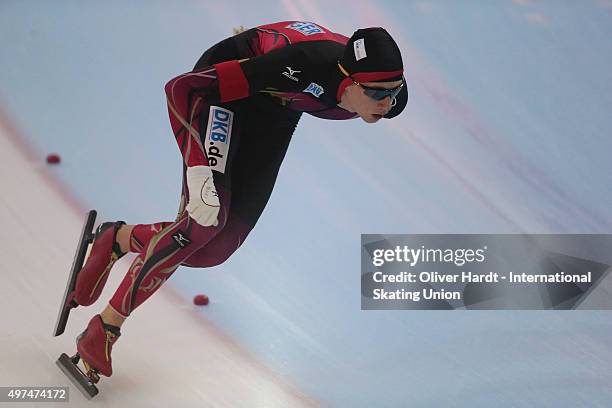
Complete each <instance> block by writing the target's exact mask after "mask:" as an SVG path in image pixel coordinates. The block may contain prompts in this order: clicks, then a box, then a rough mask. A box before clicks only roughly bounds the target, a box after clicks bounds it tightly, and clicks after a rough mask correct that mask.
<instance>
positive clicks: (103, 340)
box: [77, 314, 121, 383]
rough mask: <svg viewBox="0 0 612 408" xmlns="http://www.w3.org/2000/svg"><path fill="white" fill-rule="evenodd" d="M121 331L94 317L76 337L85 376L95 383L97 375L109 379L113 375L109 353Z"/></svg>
mask: <svg viewBox="0 0 612 408" xmlns="http://www.w3.org/2000/svg"><path fill="white" fill-rule="evenodd" d="M120 335H121V331H120V330H119V327H116V326H111V325H109V324H106V323H104V322H103V321H102V317H100V315H99V314H98V315H95V316H94V317H93V318H92V319H91V320H90V321H89V324H88V325H87V328H86V329H85V331H84V332H83V333H81V334H80V335H79V336H78V337H77V353H78V355H79V356H80V358H81V360H82V361H83V365H84V366H85V370H86V372H85V375H86V376H87V377H89V379H90V380H91V381H92V382H93V383H96V382H98V380H99V377H98V373H100V374H102V375H104V376H106V377H110V376H111V375H112V374H113V367H112V359H111V351H112V348H113V344H115V342H116V341H117V339H118V338H119V336H120Z"/></svg>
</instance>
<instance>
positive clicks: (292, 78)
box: [283, 67, 302, 82]
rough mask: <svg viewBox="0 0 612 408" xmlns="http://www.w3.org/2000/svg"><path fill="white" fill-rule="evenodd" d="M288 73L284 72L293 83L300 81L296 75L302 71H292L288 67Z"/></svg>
mask: <svg viewBox="0 0 612 408" xmlns="http://www.w3.org/2000/svg"><path fill="white" fill-rule="evenodd" d="M286 68H287V71H285V72H283V75H284V76H286V77H287V78H289V79H290V80H292V81H295V82H298V81H299V79H298V78H297V77H295V74H299V73H300V72H302V71H297V70H295V69H291V67H286Z"/></svg>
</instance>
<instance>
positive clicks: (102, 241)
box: [70, 221, 125, 307]
mask: <svg viewBox="0 0 612 408" xmlns="http://www.w3.org/2000/svg"><path fill="white" fill-rule="evenodd" d="M124 224H125V222H123V221H117V222H105V223H103V224H101V225H100V226H99V227H98V230H97V231H96V233H95V235H94V241H93V244H92V246H91V252H90V253H89V256H88V257H87V261H86V262H85V265H84V266H83V268H81V270H80V271H79V273H78V276H77V280H76V286H75V289H74V292H72V294H71V296H70V301H71V302H72V305H73V306H75V307H76V306H77V305H81V306H89V305H91V304H92V303H94V302H95V301H96V300H98V298H99V297H100V294H101V293H102V289H104V285H105V284H106V281H107V279H108V275H109V272H110V270H111V268H112V266H113V264H114V263H115V262H117V260H118V259H119V258H121V257H122V256H123V255H125V252H121V248H120V247H119V244H118V243H117V231H118V230H119V228H121V226H122V225H124Z"/></svg>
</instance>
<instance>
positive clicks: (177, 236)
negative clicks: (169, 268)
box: [172, 231, 191, 248]
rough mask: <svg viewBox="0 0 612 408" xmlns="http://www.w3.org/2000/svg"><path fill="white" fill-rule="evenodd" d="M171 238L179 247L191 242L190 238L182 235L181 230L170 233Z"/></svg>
mask: <svg viewBox="0 0 612 408" xmlns="http://www.w3.org/2000/svg"><path fill="white" fill-rule="evenodd" d="M172 239H174V240H175V241H176V243H177V244H179V246H180V247H181V248H185V247H186V246H187V245H189V244H191V240H190V239H189V238H187V237H186V236H185V235H183V233H182V232H181V231H179V232H177V233H176V234H174V235H172Z"/></svg>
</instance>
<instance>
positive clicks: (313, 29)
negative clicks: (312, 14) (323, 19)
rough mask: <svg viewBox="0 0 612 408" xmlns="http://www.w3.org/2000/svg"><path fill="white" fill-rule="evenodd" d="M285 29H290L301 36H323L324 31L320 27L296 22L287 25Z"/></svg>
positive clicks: (305, 22)
mask: <svg viewBox="0 0 612 408" xmlns="http://www.w3.org/2000/svg"><path fill="white" fill-rule="evenodd" d="M285 28H290V29H292V30H295V31H297V32H298V33H301V34H303V35H313V34H325V31H323V29H322V28H321V27H319V26H318V25H316V24H313V23H309V22H307V21H296V22H294V23H292V24H289V25H288V26H287V27H285Z"/></svg>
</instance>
